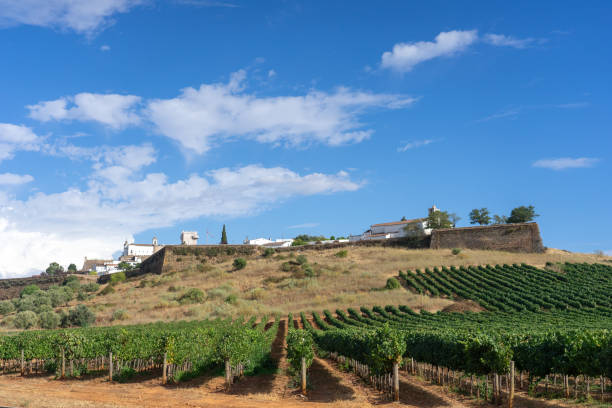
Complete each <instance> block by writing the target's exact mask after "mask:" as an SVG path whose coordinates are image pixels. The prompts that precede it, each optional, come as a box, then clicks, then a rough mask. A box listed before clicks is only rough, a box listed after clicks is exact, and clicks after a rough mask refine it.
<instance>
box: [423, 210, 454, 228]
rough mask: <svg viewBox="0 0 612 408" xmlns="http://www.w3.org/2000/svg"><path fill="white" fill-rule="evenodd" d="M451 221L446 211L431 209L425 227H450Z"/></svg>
mask: <svg viewBox="0 0 612 408" xmlns="http://www.w3.org/2000/svg"><path fill="white" fill-rule="evenodd" d="M452 226H453V222H452V221H451V219H450V215H449V214H448V212H446V211H433V212H432V213H431V214H429V217H427V228H431V229H440V228H452Z"/></svg>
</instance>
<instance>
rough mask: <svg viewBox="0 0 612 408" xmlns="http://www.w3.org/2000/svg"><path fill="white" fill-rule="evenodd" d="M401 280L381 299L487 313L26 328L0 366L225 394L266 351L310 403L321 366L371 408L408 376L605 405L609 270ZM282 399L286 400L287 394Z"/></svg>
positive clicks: (561, 267) (611, 314) (257, 372)
mask: <svg viewBox="0 0 612 408" xmlns="http://www.w3.org/2000/svg"><path fill="white" fill-rule="evenodd" d="M396 279H397V280H398V281H399V282H400V285H399V286H400V287H399V288H397V289H387V290H395V291H403V292H405V293H407V294H408V293H409V294H410V296H413V297H414V296H415V294H419V295H420V296H423V297H425V296H427V297H442V298H446V299H449V300H453V301H455V302H457V304H461V303H462V302H467V301H470V302H473V303H477V304H478V306H479V308H480V309H479V310H482V311H480V312H471V311H466V312H460V313H459V312H442V311H441V312H436V313H431V312H427V311H425V310H424V309H421V310H420V311H415V310H413V309H412V308H409V307H407V306H405V305H400V306H393V305H388V306H384V307H383V306H373V307H365V306H364V307H354V308H351V307H348V308H338V309H336V310H333V311H332V310H323V311H322V312H317V311H313V312H302V313H299V314H295V315H294V314H292V313H289V315H288V317H287V319H286V320H285V319H282V321H281V318H280V316H276V317H275V318H274V319H271V318H269V317H268V316H264V317H263V318H262V319H257V318H255V317H252V318H250V319H248V320H247V319H246V318H238V319H230V318H224V319H221V318H219V319H212V320H204V321H177V322H172V323H152V324H141V325H129V326H112V327H88V328H71V329H60V330H29V331H22V332H20V333H18V334H15V335H5V336H0V370H1V373H2V374H5V375H7V376H13V377H19V376H22V377H24V380H25V381H27V380H28V379H33V378H36V377H39V376H40V375H45V376H47V377H49V379H50V380H51V381H54V380H63V379H73V380H76V379H79V380H83V379H87V378H103V379H104V380H105V381H106V379H108V380H109V382H108V384H117V383H122V382H126V381H143V378H155V379H157V380H156V381H157V384H159V383H161V384H178V383H181V382H188V381H190V380H192V379H195V378H196V377H205V376H209V377H210V376H213V377H214V376H219V375H220V373H224V374H225V377H224V378H221V377H218V378H219V381H223V382H222V384H223V387H224V389H225V390H227V391H228V393H225V394H227V395H228V396H231V390H232V389H235V387H240V384H243V383H248V382H249V381H246V380H245V381H242V380H241V381H239V382H238V383H235V379H237V378H257V377H261V376H263V377H265V375H266V374H261V373H265V372H266V370H267V369H268V367H271V366H274V367H276V366H277V365H275V364H276V363H278V361H276V363H274V364H272V365H271V355H272V354H275V355H276V356H277V357H275V358H277V359H279V358H281V357H279V356H280V355H281V354H282V353H281V351H283V352H286V355H285V357H282V358H286V360H287V362H286V363H284V364H285V365H284V367H285V368H283V369H282V372H279V371H275V372H274V373H275V374H273V375H274V376H275V377H277V376H279V375H280V378H282V380H281V381H282V382H283V384H284V385H283V387H285V388H286V387H292V388H293V389H294V390H295V391H296V392H299V393H300V395H301V396H305V397H303V398H306V400H305V401H308V398H309V396H310V397H312V398H314V401H316V400H317V398H319V397H317V392H319V396H320V392H322V391H320V390H321V389H325V388H324V387H325V383H326V382H327V383H328V382H330V381H331V380H330V378H331V377H323V379H321V378H319V380H318V382H317V381H314V382H311V380H310V379H309V378H310V377H311V376H315V377H316V376H317V375H319V377H320V376H321V370H322V369H323V368H324V364H329V363H323V362H322V361H323V360H326V361H333V362H334V363H333V366H332V365H328V367H330V368H331V367H336V368H335V369H336V370H338V371H339V372H340V371H342V372H344V373H350V375H352V376H355V378H356V377H361V378H362V381H360V382H359V384H363V385H362V386H363V387H369V388H371V389H373V392H376V393H377V394H376V395H378V396H379V398H382V400H378V401H379V402H380V401H391V400H395V401H400V402H401V401H402V399H401V394H402V393H407V392H408V391H407V389H410V388H406V382H407V381H424V383H426V384H429V385H431V386H439V385H441V386H442V387H443V389H445V390H447V391H448V390H451V391H454V392H456V393H460V394H463V395H465V396H469V397H470V398H475V399H479V400H488V401H489V402H490V403H493V404H498V405H499V404H502V403H504V402H506V403H508V405H509V406H512V403H513V401H514V398H515V394H516V395H517V398H526V397H529V398H532V400H533V399H534V398H538V397H547V398H565V399H566V400H567V401H569V402H576V401H592V400H597V401H600V402H601V403H603V404H610V403H611V402H612V382H611V380H612V267H611V266H608V265H602V264H577V263H564V264H550V265H548V266H547V267H546V268H536V267H533V266H530V265H526V264H513V265H496V266H488V265H487V266H460V267H440V268H438V267H434V268H423V270H418V269H415V270H412V271H411V270H404V271H400V272H399V274H398V276H397V278H396ZM376 290H380V289H376ZM285 342H286V345H285ZM273 349H274V350H276V351H273ZM211 373H216V374H211ZM317 373H318V374H317ZM347 375H349V374H347ZM410 379H412V380H410ZM255 381H256V380H255ZM266 381H268V380H266ZM270 381H271V380H270ZM60 383H62V381H60ZM270 383H271V382H270ZM264 384H267V383H266V382H265V381H264ZM313 384H314V385H313ZM243 385H244V384H243ZM253 387H254V388H255V389H257V390H259V389H261V386H260V385H256V386H253ZM313 387H314V388H313ZM316 387H322V388H320V389H319V390H317V388H316ZM161 388H163V387H161ZM400 388H401V389H400ZM165 389H168V388H165ZM298 390H299V391H298ZM413 391H414V389H413ZM278 395H281V396H282V397H281V400H282V399H283V398H285V392H284V391H283V392H282V393H280V392H279V394H278ZM313 395H314V396H313ZM298 401H300V402H303V401H304V400H302V399H300V400H298ZM293 402H295V400H294V401H293ZM411 404H412V405H415V404H414V403H411ZM416 406H420V405H418V404H416ZM516 406H522V405H520V404H517V405H516Z"/></svg>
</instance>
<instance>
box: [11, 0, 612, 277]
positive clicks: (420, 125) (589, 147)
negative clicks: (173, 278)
mask: <svg viewBox="0 0 612 408" xmlns="http://www.w3.org/2000/svg"><path fill="white" fill-rule="evenodd" d="M611 12H612V6H610V4H609V2H605V1H599V2H598V1H593V2H589V3H588V6H585V5H584V3H583V2H563V3H559V2H545V1H544V2H515V3H513V4H512V5H510V4H507V2H502V1H486V2H484V1H483V2H467V3H460V2H436V1H433V2H426V3H409V2H402V1H389V2H384V3H380V2H377V3H374V2H366V1H350V2H348V1H346V2H344V1H338V2H299V1H266V2H254V1H252V2H247V1H227V2H226V1H212V0H211V1H205V0H167V1H162V0H141V1H139V0H89V1H83V2H74V1H68V0H45V1H42V0H22V1H20V2H14V1H12V0H0V53H1V54H0V55H1V56H2V57H1V59H2V63H1V64H0V255H2V259H3V265H1V266H0V276H21V275H28V274H32V273H36V271H39V270H41V269H44V267H45V266H46V265H48V263H49V262H51V261H55V260H57V261H59V262H60V263H63V264H68V263H70V262H74V263H76V264H77V265H79V266H80V265H81V263H82V260H83V257H84V256H88V257H90V258H93V257H107V256H110V255H112V254H113V253H116V252H117V251H118V250H119V249H121V247H122V242H123V241H124V240H125V239H126V238H127V239H135V240H136V241H137V242H150V240H151V238H152V237H153V236H154V235H156V236H157V237H158V238H159V240H160V242H162V243H169V244H171V243H177V242H178V239H179V234H180V231H181V230H182V229H184V230H197V231H199V232H200V236H201V237H202V240H201V241H202V242H204V243H205V242H206V234H205V231H207V230H208V231H209V233H210V238H209V242H210V243H213V242H217V241H218V240H219V238H220V230H221V226H222V225H223V224H226V225H227V229H228V235H229V239H230V241H231V242H234V243H238V242H241V241H242V240H243V239H244V238H245V237H247V236H248V237H250V238H256V237H260V236H264V237H272V238H276V237H279V238H280V237H292V236H295V235H297V234H300V233H308V234H323V235H336V236H338V235H346V234H350V233H353V234H356V233H360V232H362V231H363V230H364V229H366V228H367V227H368V225H370V224H372V223H375V222H383V221H392V220H397V219H399V218H401V217H402V216H406V217H408V218H414V217H421V216H423V215H424V214H426V211H427V208H428V207H429V206H431V205H432V204H435V205H437V206H438V207H440V208H442V209H443V210H448V211H450V212H455V213H457V214H458V215H459V216H461V217H463V219H462V220H461V221H460V222H459V225H460V226H466V225H469V221H468V213H469V211H470V210H471V209H472V208H480V207H488V208H489V209H490V210H491V212H492V213H495V214H508V213H509V212H510V210H511V209H512V208H513V207H516V206H519V205H534V206H535V207H536V210H537V212H538V213H539V214H540V217H539V218H538V219H537V221H538V222H539V224H540V227H541V231H542V235H543V239H544V243H545V245H547V246H549V247H555V248H563V249H568V250H573V251H583V252H593V251H595V250H603V251H608V252H611V253H612V238H610V234H609V231H610V230H611V229H612V221H611V219H612V218H611V217H610V215H609V208H610V204H611V202H612V191H611V189H610V174H612V171H611V169H610V152H611V151H612V141H611V137H610V136H611V131H612V115H611V114H610V113H611V112H610V110H611V109H610V108H611V107H612V101H611V97H610V95H612V92H611V91H612V89H611V87H612V85H611V81H610V79H609V73H610V72H612V54H611V53H610V52H609V50H610V46H609V39H610V37H611V34H612V29H611V28H610V26H609V17H610V15H611Z"/></svg>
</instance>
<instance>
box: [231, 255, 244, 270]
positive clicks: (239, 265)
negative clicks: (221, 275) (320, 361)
mask: <svg viewBox="0 0 612 408" xmlns="http://www.w3.org/2000/svg"><path fill="white" fill-rule="evenodd" d="M246 264H247V261H246V259H244V258H236V259H234V264H233V265H234V269H235V270H237V271H238V270H240V269H244V267H245V266H246Z"/></svg>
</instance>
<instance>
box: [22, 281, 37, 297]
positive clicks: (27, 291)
mask: <svg viewBox="0 0 612 408" xmlns="http://www.w3.org/2000/svg"><path fill="white" fill-rule="evenodd" d="M39 290H40V288H39V287H38V286H36V285H34V284H32V285H28V286H26V287H25V288H23V289H21V293H20V294H19V297H26V296H29V295H32V294H34V293H36V292H38V291H39Z"/></svg>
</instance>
